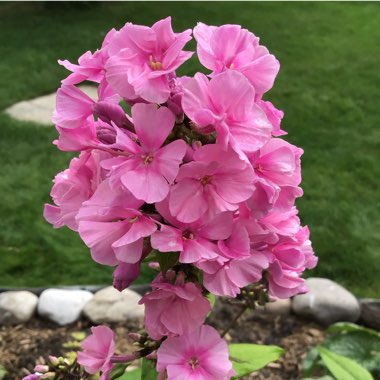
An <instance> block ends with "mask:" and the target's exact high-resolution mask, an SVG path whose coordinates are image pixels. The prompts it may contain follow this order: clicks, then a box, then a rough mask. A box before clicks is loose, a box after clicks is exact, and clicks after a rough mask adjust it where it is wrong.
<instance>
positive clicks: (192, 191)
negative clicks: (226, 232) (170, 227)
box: [169, 144, 254, 223]
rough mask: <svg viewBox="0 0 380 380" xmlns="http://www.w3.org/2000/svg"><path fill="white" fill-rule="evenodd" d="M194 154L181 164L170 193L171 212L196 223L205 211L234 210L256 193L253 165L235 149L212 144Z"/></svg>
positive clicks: (181, 219) (186, 220) (179, 218)
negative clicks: (225, 149)
mask: <svg viewBox="0 0 380 380" xmlns="http://www.w3.org/2000/svg"><path fill="white" fill-rule="evenodd" d="M193 158H194V161H193V162H190V163H188V164H184V165H182V166H181V168H180V170H179V173H178V176H177V178H176V182H177V183H176V184H175V185H174V186H173V187H172V190H171V193H170V198H169V207H170V212H171V214H172V215H174V216H175V217H176V218H177V219H178V220H179V221H181V222H183V223H192V222H195V221H196V220H198V219H200V218H201V217H202V216H203V215H208V217H212V216H214V215H216V214H218V213H220V212H223V211H234V210H236V209H237V208H238V205H239V203H240V202H244V201H245V200H246V199H248V198H249V197H250V196H251V195H252V192H253V189H254V187H253V172H252V167H251V165H249V164H248V163H246V162H245V161H242V160H240V159H239V157H238V156H237V154H235V152H233V151H231V150H229V151H227V152H225V151H223V149H222V148H221V147H220V146H218V145H211V144H209V145H205V146H203V147H201V148H199V149H198V150H196V151H195V153H194V157H193Z"/></svg>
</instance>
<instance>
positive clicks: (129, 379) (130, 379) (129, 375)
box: [117, 368, 141, 380]
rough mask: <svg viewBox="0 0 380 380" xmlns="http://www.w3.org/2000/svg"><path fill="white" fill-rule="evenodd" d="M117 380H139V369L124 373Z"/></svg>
mask: <svg viewBox="0 0 380 380" xmlns="http://www.w3.org/2000/svg"><path fill="white" fill-rule="evenodd" d="M117 379H118V380H140V379H141V368H137V369H135V370H133V371H130V372H125V374H124V375H123V376H121V377H119V378H117Z"/></svg>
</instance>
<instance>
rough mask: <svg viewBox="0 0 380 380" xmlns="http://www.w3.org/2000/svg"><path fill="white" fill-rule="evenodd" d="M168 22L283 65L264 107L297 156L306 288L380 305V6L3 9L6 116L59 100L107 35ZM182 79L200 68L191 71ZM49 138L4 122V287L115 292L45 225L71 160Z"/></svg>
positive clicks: (101, 272)
mask: <svg viewBox="0 0 380 380" xmlns="http://www.w3.org/2000/svg"><path fill="white" fill-rule="evenodd" d="M167 15H171V16H172V17H173V23H174V26H175V29H176V30H177V31H180V30H183V29H184V28H190V27H192V26H194V25H195V23H196V22H197V21H203V22H205V23H210V24H223V23H239V24H242V25H243V26H244V27H247V28H249V29H250V30H251V31H253V32H254V33H255V34H257V35H258V36H260V37H261V41H262V43H263V44H265V45H266V46H268V48H269V49H270V50H271V51H272V52H273V53H274V54H275V55H276V56H277V58H278V59H279V60H280V62H281V65H282V66H281V71H280V74H279V76H278V79H277V82H276V84H275V87H274V89H273V90H272V91H271V92H270V93H269V94H268V95H267V99H270V100H272V101H273V102H274V103H275V104H276V105H277V106H278V107H279V108H281V109H283V110H284V111H285V120H284V125H283V126H284V128H285V129H286V130H287V131H288V132H289V137H288V140H289V141H290V142H292V143H294V144H297V145H300V146H301V147H302V148H304V150H305V155H304V157H303V178H304V179H303V188H304V190H305V196H304V198H303V199H301V200H299V202H298V206H299V209H300V214H301V217H302V219H303V222H304V223H306V224H309V226H310V229H311V236H312V240H313V244H314V248H315V251H316V253H317V255H318V256H319V257H320V262H319V265H318V268H317V269H316V270H315V271H313V272H312V273H309V274H308V275H313V276H316V275H317V276H327V277H330V278H332V279H335V280H337V281H339V282H341V283H343V284H344V285H345V286H347V287H348V288H350V289H351V290H352V291H354V292H355V293H356V294H358V295H362V296H364V295H366V296H376V295H377V296H379V295H380V275H379V273H380V265H379V263H380V248H379V247H380V191H379V190H380V186H379V184H380V179H379V178H380V165H379V158H380V155H379V152H380V128H379V122H380V115H379V93H380V70H379V62H380V45H379V41H380V27H379V25H380V4H379V3H283V2H282V3H276V2H274V3H273V2H269V3H255V2H253V3H247V2H244V3H237V2H223V3H215V2H213V3H206V2H202V3H201V2H192V3H190V2H187V3H173V2H170V3H156V2H150V3H141V2H135V3H131V2H125V3H121V2H119V3H105V4H102V3H96V4H92V5H87V6H86V5H82V6H78V5H76V6H73V5H71V6H69V5H68V4H59V3H55V4H53V5H48V6H47V5H43V4H42V3H2V4H0V30H1V33H0V56H1V59H0V110H3V109H4V108H5V107H7V106H9V105H11V104H13V103H14V102H17V101H20V100H25V99H28V98H33V97H36V96H39V95H42V94H46V93H50V92H52V91H55V90H56V89H57V87H58V86H59V82H60V80H61V79H62V78H63V77H64V76H65V75H66V74H67V73H66V72H65V70H64V69H63V68H61V67H60V66H58V64H57V63H56V61H57V59H58V58H68V59H71V60H75V59H76V58H77V57H78V56H79V55H80V54H81V53H82V52H84V51H86V50H94V49H96V48H97V47H98V46H99V45H100V43H101V40H102V38H103V37H104V34H105V33H106V32H107V31H108V30H109V29H111V28H112V27H116V28H119V27H121V26H122V25H123V24H124V23H125V22H126V21H132V22H134V23H142V24H147V25H151V24H152V23H153V22H155V21H156V20H158V19H160V18H162V17H165V16H167ZM192 47H193V46H192ZM186 68H187V69H185V70H187V71H184V70H183V69H182V70H181V73H188V74H192V73H193V72H194V71H195V70H197V69H199V68H200V66H199V64H198V63H197V61H196V58H193V60H192V61H191V63H190V64H188V65H187V66H186ZM55 136H56V133H55V130H54V128H53V127H51V128H47V127H42V126H39V125H35V124H31V123H22V122H17V121H14V120H11V119H10V118H9V117H7V116H6V115H5V114H4V112H0V162H1V167H0V173H1V181H0V196H1V202H0V286H39V285H46V284H89V283H108V282H109V281H110V273H111V272H112V270H111V269H109V268H105V267H102V266H100V265H97V264H95V263H93V262H92V261H91V259H90V256H89V252H88V250H87V248H86V247H85V246H84V244H82V243H81V241H80V239H79V237H78V236H77V234H76V233H74V232H71V231H69V230H67V229H61V230H54V229H53V228H52V227H51V226H50V225H49V224H47V223H46V222H45V221H44V220H43V218H42V209H43V204H44V202H46V201H48V199H49V195H48V194H49V191H50V187H51V179H52V178H53V177H54V175H55V173H56V172H58V171H60V170H62V169H64V168H65V167H66V166H67V164H68V161H69V158H70V156H69V155H66V154H63V153H62V152H59V151H57V150H56V149H55V148H54V146H53V145H52V144H51V141H52V140H53V139H54V137H55Z"/></svg>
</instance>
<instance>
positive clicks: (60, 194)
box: [44, 151, 109, 231]
mask: <svg viewBox="0 0 380 380" xmlns="http://www.w3.org/2000/svg"><path fill="white" fill-rule="evenodd" d="M105 157H109V156H108V154H107V153H104V152H100V151H92V152H88V151H87V152H82V153H81V154H80V156H79V157H78V158H73V159H72V160H71V162H70V167H69V168H68V169H66V170H64V171H63V172H61V173H58V174H57V175H56V177H55V179H54V185H53V188H52V190H51V193H50V195H51V197H52V198H53V201H54V203H55V206H53V205H50V204H45V208H44V217H45V219H46V220H47V221H48V222H49V223H51V224H53V226H54V228H60V227H63V226H67V227H69V228H70V229H72V230H74V231H76V230H77V229H78V223H77V221H76V219H75V217H76V215H77V213H78V211H79V209H80V207H81V206H82V204H83V202H85V201H87V200H88V199H89V198H90V197H91V196H92V194H93V193H94V191H95V190H96V188H97V187H98V185H99V182H100V181H101V180H102V178H104V176H105V173H104V170H102V169H101V168H100V166H99V161H100V160H101V159H102V158H105Z"/></svg>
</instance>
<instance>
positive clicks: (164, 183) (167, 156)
mask: <svg viewBox="0 0 380 380" xmlns="http://www.w3.org/2000/svg"><path fill="white" fill-rule="evenodd" d="M132 118H133V124H134V127H135V129H136V134H137V138H138V140H139V142H140V145H138V144H137V143H135V142H134V141H132V140H130V139H128V138H124V139H123V142H121V144H122V145H123V146H124V149H125V150H126V151H127V152H129V155H127V156H126V157H117V158H114V159H110V160H108V161H107V162H105V163H104V165H107V167H108V168H109V169H110V170H111V173H110V176H111V182H112V183H113V184H114V185H120V184H123V185H124V186H125V187H126V188H127V189H128V190H130V191H131V192H132V194H133V195H134V196H135V197H136V198H138V199H141V200H144V201H145V202H147V203H154V202H159V201H162V200H163V199H164V198H165V197H166V196H167V195H168V193H169V185H170V184H172V183H173V182H174V180H175V178H176V176H177V173H178V169H179V165H180V163H181V161H182V158H183V156H184V155H185V152H186V144H185V142H184V141H183V140H176V141H173V142H172V143H170V144H168V145H165V146H164V147H161V146H162V144H163V143H164V142H165V140H166V138H167V137H168V135H169V133H170V132H171V130H172V128H173V126H174V115H173V113H172V112H171V111H170V110H169V109H168V108H166V107H161V108H159V109H157V107H156V106H155V105H153V104H149V105H148V104H136V105H134V106H133V107H132ZM122 145H120V147H122Z"/></svg>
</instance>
